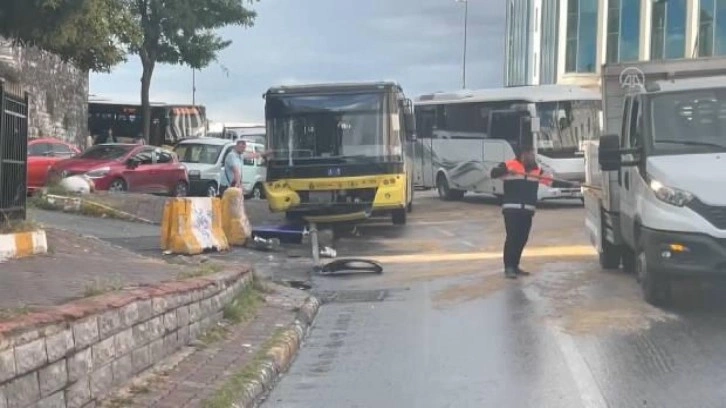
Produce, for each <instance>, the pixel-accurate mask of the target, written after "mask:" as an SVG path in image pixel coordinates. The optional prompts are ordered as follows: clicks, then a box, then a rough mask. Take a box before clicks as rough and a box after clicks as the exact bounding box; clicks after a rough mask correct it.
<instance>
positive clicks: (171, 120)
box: [88, 98, 207, 145]
mask: <svg viewBox="0 0 726 408" xmlns="http://www.w3.org/2000/svg"><path fill="white" fill-rule="evenodd" d="M109 129H112V130H113V135H114V137H115V138H116V140H117V141H118V142H131V141H133V140H134V139H135V138H137V137H138V136H139V135H141V134H142V132H143V121H142V116H141V105H138V104H130V103H121V102H112V101H107V100H101V99H92V98H89V101H88V130H89V132H90V133H91V136H93V137H95V136H97V135H101V134H105V133H107V132H108V130H109ZM206 129H207V118H206V109H205V108H204V106H199V105H197V106H192V105H169V104H166V103H152V104H151V132H150V135H149V142H150V143H151V144H155V145H174V144H176V143H177V142H178V141H180V140H183V139H189V138H196V137H203V136H206Z"/></svg>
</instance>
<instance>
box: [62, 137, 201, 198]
mask: <svg viewBox="0 0 726 408" xmlns="http://www.w3.org/2000/svg"><path fill="white" fill-rule="evenodd" d="M50 173H51V175H50V177H51V178H52V179H54V180H59V179H61V178H65V177H68V176H74V175H85V176H86V177H88V178H90V179H91V180H93V182H94V185H95V188H96V190H108V191H132V192H138V193H154V194H168V195H172V196H176V197H184V196H186V195H187V192H188V191H189V178H188V177H187V171H186V168H185V167H184V166H183V165H182V164H181V163H179V160H178V159H177V157H176V155H175V154H173V153H171V152H169V151H167V150H164V149H162V148H160V147H154V146H143V145H136V144H115V143H114V144H100V145H96V146H93V147H91V148H89V149H88V150H86V151H85V152H83V153H82V154H80V155H78V156H76V157H73V158H71V159H68V160H62V161H59V162H58V163H56V164H55V165H53V167H51V169H50Z"/></svg>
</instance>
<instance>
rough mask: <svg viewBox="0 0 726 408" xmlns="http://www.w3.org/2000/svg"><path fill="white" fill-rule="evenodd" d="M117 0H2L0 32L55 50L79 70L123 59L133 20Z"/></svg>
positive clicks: (101, 69) (104, 68) (103, 66)
mask: <svg viewBox="0 0 726 408" xmlns="http://www.w3.org/2000/svg"><path fill="white" fill-rule="evenodd" d="M130 17H131V16H130V14H129V13H128V11H127V10H126V9H124V8H123V4H122V3H120V2H119V1H118V0H3V1H2V2H0V36H3V37H5V38H8V39H10V40H12V41H14V42H15V43H16V44H21V45H32V46H36V47H38V48H40V49H43V50H46V51H49V52H52V53H54V54H57V55H58V56H60V57H61V58H62V59H63V60H65V61H70V62H72V63H74V64H75V65H76V66H78V67H79V68H81V69H83V70H92V71H98V72H108V71H110V69H111V68H112V67H113V66H114V65H116V64H118V63H120V62H122V61H124V60H125V57H126V54H127V50H126V47H125V44H128V43H130V42H133V41H135V39H136V38H138V35H136V34H135V30H136V26H135V25H134V24H132V20H131V18H130Z"/></svg>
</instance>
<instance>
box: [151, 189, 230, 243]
mask: <svg viewBox="0 0 726 408" xmlns="http://www.w3.org/2000/svg"><path fill="white" fill-rule="evenodd" d="M161 248H162V249H163V250H164V251H168V252H171V253H174V254H184V255H198V254H201V253H202V252H204V251H209V250H214V251H226V250H227V249H229V242H228V241H227V238H226V236H225V235H224V230H223V229H222V206H221V202H220V200H219V199H218V198H210V197H194V198H174V199H170V200H168V201H167V202H166V205H165V206H164V218H163V220H162V223H161Z"/></svg>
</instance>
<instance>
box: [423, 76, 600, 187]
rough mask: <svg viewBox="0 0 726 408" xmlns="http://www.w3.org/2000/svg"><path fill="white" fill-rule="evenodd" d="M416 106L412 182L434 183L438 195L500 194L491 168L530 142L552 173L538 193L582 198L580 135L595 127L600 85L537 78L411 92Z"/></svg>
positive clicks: (592, 131)
mask: <svg viewBox="0 0 726 408" xmlns="http://www.w3.org/2000/svg"><path fill="white" fill-rule="evenodd" d="M415 112H416V130H417V140H416V142H415V146H414V157H415V162H416V163H415V165H414V168H415V174H414V185H415V186H416V187H419V188H424V189H431V188H436V189H437V191H438V194H439V196H440V197H441V198H442V199H444V200H457V199H461V198H462V197H463V196H464V194H466V192H475V193H485V194H490V195H494V196H497V197H500V198H501V196H502V194H503V186H502V181H501V180H499V179H492V178H491V177H489V172H490V171H491V169H492V168H493V167H495V166H497V164H499V163H500V162H503V161H506V160H510V159H512V158H514V157H515V151H516V149H517V148H518V147H519V146H523V145H529V146H533V147H534V148H535V150H536V152H537V160H538V162H539V164H540V166H541V167H542V169H543V170H545V171H546V172H548V173H550V174H553V175H554V177H555V178H556V179H557V180H556V181H555V182H554V184H553V185H552V186H551V187H547V186H544V185H540V190H539V194H538V195H539V197H538V198H539V199H540V200H548V199H556V198H577V199H580V200H582V191H581V189H580V187H579V184H580V183H582V182H584V181H585V161H584V151H583V146H584V141H586V140H588V139H591V138H593V137H596V136H597V135H599V132H600V128H601V121H602V114H601V96H600V94H599V93H598V92H595V91H591V90H588V89H585V88H581V87H577V86H568V85H539V86H522V87H511V88H499V89H484V90H476V91H466V90H465V91H459V92H452V93H433V94H427V95H422V96H420V97H419V98H418V99H417V101H416V103H415Z"/></svg>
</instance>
